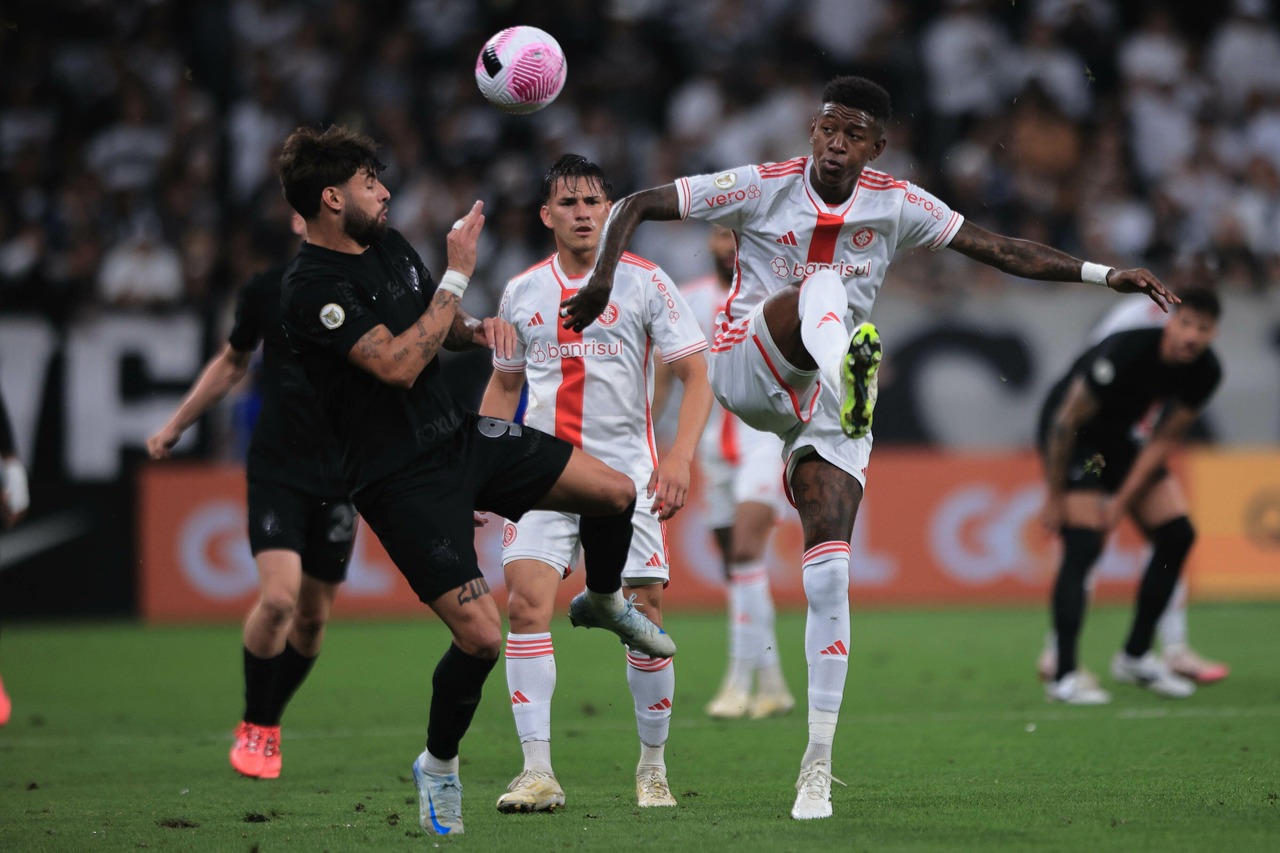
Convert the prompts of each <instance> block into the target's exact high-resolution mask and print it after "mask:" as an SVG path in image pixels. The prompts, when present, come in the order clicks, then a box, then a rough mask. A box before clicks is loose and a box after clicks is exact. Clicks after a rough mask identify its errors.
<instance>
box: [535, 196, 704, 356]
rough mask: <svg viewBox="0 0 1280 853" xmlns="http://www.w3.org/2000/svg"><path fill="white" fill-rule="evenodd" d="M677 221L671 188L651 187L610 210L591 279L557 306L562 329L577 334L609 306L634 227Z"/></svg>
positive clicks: (677, 208)
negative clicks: (658, 221)
mask: <svg viewBox="0 0 1280 853" xmlns="http://www.w3.org/2000/svg"><path fill="white" fill-rule="evenodd" d="M679 218H680V197H679V195H678V194H677V193H676V185H675V184H667V185H666V186H661V187H654V188H653V189H648V190H641V191H640V192H638V193H632V194H631V195H629V196H627V197H626V198H624V199H623V200H622V201H620V202H618V203H617V204H615V205H614V206H613V210H611V211H610V212H609V218H608V219H607V220H605V223H604V230H603V231H602V232H601V233H600V248H599V250H598V251H597V252H596V265H595V268H594V269H592V271H591V278H590V279H588V280H587V283H586V284H585V285H583V286H582V287H581V288H579V289H578V292H577V293H575V294H574V295H573V296H570V297H569V298H568V299H566V300H565V301H564V302H561V303H560V316H561V317H564V318H565V321H564V327H565V328H566V329H572V330H573V331H575V332H581V331H582V330H583V329H585V328H586V327H587V326H590V325H591V324H592V323H594V322H595V319H596V318H597V317H599V316H600V312H602V311H604V309H605V306H606V305H608V304H609V292H610V291H612V290H613V273H614V271H615V270H617V268H618V261H619V260H621V258H622V253H623V252H624V251H626V249H627V244H628V243H630V242H631V235H632V234H634V233H635V230H636V226H638V225H639V224H640V223H641V222H645V221H648V220H671V219H679Z"/></svg>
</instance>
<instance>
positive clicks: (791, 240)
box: [773, 231, 800, 246]
mask: <svg viewBox="0 0 1280 853" xmlns="http://www.w3.org/2000/svg"><path fill="white" fill-rule="evenodd" d="M773 242H775V243H781V244H782V245H784V246H799V245H800V244H799V243H798V242H796V232H794V231H788V232H787V233H786V234H783V235H782V236H781V237H779V238H778V239H776V240H774V241H773Z"/></svg>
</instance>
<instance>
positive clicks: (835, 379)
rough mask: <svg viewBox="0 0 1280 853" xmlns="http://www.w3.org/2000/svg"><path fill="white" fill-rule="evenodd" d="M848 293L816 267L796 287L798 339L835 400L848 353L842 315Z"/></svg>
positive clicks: (834, 277) (830, 274)
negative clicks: (798, 310)
mask: <svg viewBox="0 0 1280 853" xmlns="http://www.w3.org/2000/svg"><path fill="white" fill-rule="evenodd" d="M848 310H849V296H848V294H847V293H846V292H845V289H844V284H843V283H842V282H841V281H840V277H839V276H838V275H836V274H835V273H834V272H832V271H831V270H820V271H819V272H816V273H814V274H813V275H811V276H809V277H808V278H807V279H805V281H804V284H802V285H801V286H800V339H801V340H802V341H804V348H805V349H806V350H808V351H809V355H810V357H812V358H813V360H814V363H816V364H817V365H818V371H819V373H820V374H821V376H822V382H823V384H824V385H826V386H827V387H828V388H830V389H831V391H832V392H833V393H834V394H835V395H836V398H837V399H839V397H840V395H841V387H842V383H841V381H840V372H841V371H840V365H841V362H842V361H843V360H844V357H845V355H847V354H848V352H849V330H848V329H846V328H845V326H844V315H845V314H846V313H847V312H848Z"/></svg>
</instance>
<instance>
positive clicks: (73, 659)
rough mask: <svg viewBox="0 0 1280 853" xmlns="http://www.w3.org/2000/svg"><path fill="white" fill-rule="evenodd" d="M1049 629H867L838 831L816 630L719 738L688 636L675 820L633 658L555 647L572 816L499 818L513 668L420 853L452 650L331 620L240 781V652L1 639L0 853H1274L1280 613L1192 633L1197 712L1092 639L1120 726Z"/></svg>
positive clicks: (558, 741) (712, 657)
mask: <svg viewBox="0 0 1280 853" xmlns="http://www.w3.org/2000/svg"><path fill="white" fill-rule="evenodd" d="M1046 619H1047V616H1046V614H1045V613H1044V612H1043V611H1042V610H982V611H978V610H964V611H911V612H859V611H856V610H855V613H854V620H853V654H852V656H851V664H850V677H849V685H848V688H847V690H846V693H845V702H844V710H843V713H842V715H841V720H840V728H839V731H838V734H837V737H836V743H835V765H834V772H835V775H836V776H837V777H839V778H840V779H843V780H844V781H845V782H846V783H847V785H848V787H840V786H839V785H837V786H835V790H834V794H833V800H834V809H835V815H834V817H833V818H831V819H830V820H823V821H812V822H806V823H797V822H795V821H792V820H791V819H790V818H789V816H788V815H789V811H790V808H791V803H792V800H793V797H794V790H793V787H792V786H793V784H794V782H795V779H796V774H797V772H798V764H799V759H800V754H801V752H802V751H803V749H804V743H805V724H804V711H803V708H804V700H803V689H804V672H803V670H804V656H803V652H802V646H801V639H802V635H803V618H802V616H801V615H800V614H782V615H781V616H780V621H779V635H780V644H781V646H782V658H783V662H784V664H785V665H786V667H787V675H788V678H789V679H790V682H791V685H792V688H793V689H794V690H795V691H796V693H797V698H798V699H799V700H800V706H799V707H798V708H797V709H796V711H795V712H794V713H793V714H792V715H791V716H789V717H785V718H779V719H771V720H763V721H757V722H751V721H744V722H734V723H726V722H715V721H712V720H709V719H708V718H707V717H706V716H705V715H704V714H703V712H702V706H703V705H704V704H705V703H706V702H707V700H708V699H709V698H710V697H711V695H712V693H713V692H714V691H715V689H716V687H717V685H718V681H719V678H720V675H721V673H722V671H723V654H724V648H725V626H724V618H723V616H721V615H710V614H691V613H680V612H675V613H672V614H670V615H669V617H668V627H669V630H670V631H671V632H672V635H673V636H674V637H675V638H676V639H677V641H678V642H679V644H680V654H679V656H678V657H677V659H676V660H677V662H676V666H677V694H676V707H675V716H674V719H673V724H672V733H671V741H670V743H669V746H668V749H667V761H668V768H669V778H670V780H671V786H672V791H673V792H674V793H675V795H676V797H677V799H678V800H679V802H680V805H679V807H678V808H675V809H646V810H641V809H639V808H637V807H636V805H635V788H634V768H635V762H636V758H637V756H638V746H637V742H636V735H635V723H634V717H633V713H632V709H631V699H630V694H629V693H628V692H627V688H626V682H625V678H624V673H623V651H622V647H621V646H620V645H619V644H618V643H617V642H616V641H615V640H614V638H613V637H612V636H611V635H608V634H605V633H603V632H600V631H591V632H588V631H584V630H572V629H570V627H569V625H568V623H567V622H566V621H563V620H561V621H559V622H558V623H557V624H556V625H555V627H554V632H555V638H556V651H557V660H558V669H559V685H558V690H557V695H556V701H555V706H554V711H553V729H554V741H553V746H552V757H553V759H554V762H555V766H556V770H557V774H558V776H559V779H560V781H561V783H562V784H563V786H564V789H565V793H566V796H567V799H568V802H567V804H566V806H565V807H564V808H563V809H561V810H559V811H557V812H556V813H554V814H533V815H502V814H499V813H498V812H497V811H496V810H495V808H494V801H495V800H496V799H497V797H498V795H499V794H500V793H502V791H503V790H505V787H506V785H507V783H508V782H509V781H510V779H511V778H512V777H513V776H514V775H515V774H516V773H517V772H518V771H519V769H520V749H519V745H518V744H517V742H516V737H515V731H514V726H513V723H512V719H511V712H510V709H509V703H508V699H507V695H506V689H505V679H504V675H503V671H502V668H501V666H499V667H498V668H497V669H496V670H495V671H494V674H493V676H492V677H491V679H490V681H489V684H488V686H487V689H486V691H485V696H484V701H483V702H482V704H481V707H480V710H479V713H478V714H477V717H476V722H475V725H474V726H473V727H472V729H471V732H470V734H469V735H468V736H467V738H466V739H465V740H464V741H463V751H462V771H461V775H462V781H463V785H464V788H465V800H464V818H465V821H466V834H465V835H464V836H460V837H453V838H443V839H442V838H438V837H435V836H427V835H425V834H424V833H422V831H421V830H420V829H419V828H418V809H417V802H416V797H415V794H414V789H413V783H412V781H411V779H410V776H409V765H410V762H411V761H412V760H413V758H414V756H415V755H417V753H418V752H419V750H420V749H421V748H422V741H423V737H424V735H425V725H426V711H427V702H428V697H429V689H430V676H431V667H432V666H433V664H434V662H435V660H436V659H437V658H438V656H439V653H440V652H441V651H442V649H443V648H444V646H445V644H446V643H447V642H448V640H447V635H446V633H445V632H444V630H443V629H442V628H441V626H440V624H439V623H438V622H436V621H434V620H432V619H427V618H424V619H422V620H421V621H417V622H394V623H386V622H372V621H339V622H336V623H334V624H333V625H332V626H331V627H330V629H329V635H328V639H327V640H326V644H325V652H324V655H323V656H322V658H321V660H320V662H319V664H318V665H317V667H316V669H315V671H314V672H313V673H312V675H311V677H310V679H309V680H308V681H307V683H306V684H305V685H304V686H303V688H302V690H301V691H300V692H299V694H298V696H297V697H296V698H295V699H294V701H293V704H292V705H291V706H290V708H289V710H288V712H287V713H286V715H285V719H284V729H283V748H284V772H283V775H282V776H281V778H280V779H278V780H273V781H261V780H250V779H244V778H240V777H238V776H237V775H236V774H235V772H234V771H232V770H231V768H230V767H229V766H228V764H227V750H228V748H229V746H230V735H231V730H232V728H233V726H234V725H235V723H236V722H237V720H238V718H239V714H240V711H241V701H240V690H241V680H240V673H239V669H238V667H239V662H240V651H239V649H240V639H239V628H238V627H237V626H233V625H220V626H202V627H172V628H145V627H138V626H135V625H132V624H95V625H83V624H66V625H47V624H28V625H21V624H20V625H6V626H5V630H4V636H3V641H2V642H0V673H2V674H3V676H4V679H5V684H6V686H7V687H8V690H9V692H10V694H11V695H12V697H13V702H14V713H13V719H12V721H11V722H10V723H9V725H8V726H6V727H5V728H3V729H0V850H5V851H44V850H49V851H55V850H56V851H61V850H68V849H79V850H139V849H184V850H217V851H224V850H264V851H270V850H321V849H323V850H332V851H340V850H352V851H355V850H361V851H363V850H421V849H423V848H424V847H431V849H436V848H444V847H446V846H448V847H454V848H456V849H464V848H470V849H474V850H484V851H507V850H511V851H517V850H518V851H546V850H632V849H648V850H660V849H676V850H680V851H681V853H689V851H700V850H739V851H741V850H770V851H786V850H794V851H800V850H804V851H814V850H841V851H857V850H1020V851H1024V850H1083V849H1091V850H1097V849H1112V850H1127V851H1131V850H1204V849H1209V848H1213V849H1220V850H1228V849H1237V850H1260V849H1275V848H1276V847H1277V845H1280V738H1277V736H1276V732H1277V731H1278V730H1280V656H1278V655H1277V654H1276V630H1275V626H1276V624H1278V623H1280V605H1275V604H1265V605H1264V604H1247V605H1246V604H1241V605H1213V606H1198V607H1194V608H1192V611H1191V627H1192V639H1193V640H1194V642H1195V644H1196V645H1197V647H1200V648H1202V649H1204V650H1205V651H1206V652H1207V653H1210V654H1213V655H1215V656H1221V657H1222V658H1224V659H1226V660H1227V661H1229V662H1230V663H1231V664H1232V667H1233V670H1232V674H1231V677H1230V678H1228V679H1227V680H1226V681H1225V682H1223V683H1221V684H1217V685H1213V686H1209V687H1202V688H1201V689H1200V690H1199V692H1198V693H1197V694H1196V695H1195V696H1193V697H1191V698H1190V699H1186V700H1182V701H1171V700H1164V699H1159V698H1157V697H1155V696H1151V695H1149V694H1147V693H1144V692H1141V691H1140V690H1138V689H1136V688H1133V687H1129V686H1126V685H1118V684H1117V685H1113V684H1111V683H1110V679H1109V678H1108V677H1107V676H1106V666H1107V662H1108V661H1109V659H1110V655H1111V653H1112V652H1113V651H1114V649H1115V648H1116V647H1117V645H1118V644H1119V643H1120V642H1121V639H1122V638H1123V635H1124V631H1125V628H1126V625H1127V620H1128V610H1127V609H1126V608H1118V607H1100V608H1097V609H1096V610H1095V611H1094V612H1093V613H1091V614H1090V616H1089V622H1088V625H1087V626H1086V630H1085V636H1084V643H1083V646H1082V661H1083V662H1084V664H1085V665H1086V666H1088V667H1089V668H1091V669H1093V670H1094V671H1095V672H1098V673H1100V675H1101V677H1102V680H1103V683H1104V685H1106V686H1107V687H1108V688H1109V689H1112V692H1113V694H1114V696H1115V699H1114V701H1113V703H1112V704H1111V705H1109V706H1103V707H1096V708H1076V707H1064V706H1058V705H1047V704H1046V703H1045V701H1044V699H1043V693H1042V690H1041V687H1040V685H1039V683H1038V682H1037V681H1036V679H1035V670H1034V662H1035V656H1036V654H1037V653H1038V652H1039V650H1040V645H1041V642H1042V639H1043V634H1044V629H1045V623H1046Z"/></svg>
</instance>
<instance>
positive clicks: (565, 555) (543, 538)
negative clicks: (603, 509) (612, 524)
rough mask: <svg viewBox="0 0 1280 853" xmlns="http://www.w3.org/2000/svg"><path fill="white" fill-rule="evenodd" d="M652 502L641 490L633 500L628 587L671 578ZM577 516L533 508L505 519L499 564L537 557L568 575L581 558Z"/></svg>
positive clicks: (625, 573) (625, 580)
mask: <svg viewBox="0 0 1280 853" xmlns="http://www.w3.org/2000/svg"><path fill="white" fill-rule="evenodd" d="M652 506H653V501H652V500H651V499H649V498H647V497H646V496H645V494H644V492H643V491H641V493H640V497H639V498H637V499H636V513H635V517H634V520H633V522H632V530H633V532H632V534H631V552H630V554H628V555H627V567H626V568H625V569H623V570H622V582H623V583H624V584H627V585H628V586H640V585H642V584H637V583H632V581H643V582H647V583H658V582H661V583H664V584H665V583H666V582H667V581H668V580H670V579H671V563H670V559H669V557H668V556H667V531H666V525H665V524H663V523H662V522H661V521H658V517H657V516H656V515H653V514H652V513H650V512H649V509H650V507H652ZM579 519H580V516H578V515H576V514H575V513H569V512H552V511H551V510H533V511H532V512H528V513H525V515H524V518H522V519H520V520H519V521H518V522H515V523H512V522H510V521H508V522H506V523H505V525H504V526H503V528H502V565H504V566H506V565H507V564H508V563H512V562H514V561H516V560H538V561H539V562H543V563H546V564H547V565H549V566H551V567H552V568H553V569H555V570H556V571H558V572H560V577H561V578H567V577H568V576H569V575H570V573H571V572H573V568H574V566H576V565H578V561H579V560H580V559H581V557H582V543H581V541H580V537H579V532H578V522H579Z"/></svg>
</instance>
